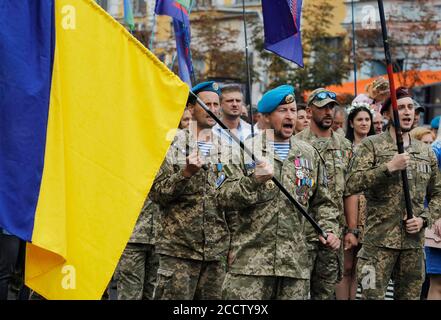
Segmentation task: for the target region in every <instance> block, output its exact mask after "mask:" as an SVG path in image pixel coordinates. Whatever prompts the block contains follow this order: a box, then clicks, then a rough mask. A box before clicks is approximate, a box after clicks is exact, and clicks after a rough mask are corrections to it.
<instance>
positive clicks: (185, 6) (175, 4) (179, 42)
mask: <svg viewBox="0 0 441 320" xmlns="http://www.w3.org/2000/svg"><path fill="white" fill-rule="evenodd" d="M191 4H192V1H191V0H156V6H155V13H156V14H159V15H167V16H170V17H172V18H173V28H174V30H175V38H176V50H177V53H178V65H179V77H180V78H181V80H182V81H184V82H186V83H187V84H188V85H189V86H190V87H191V75H192V74H193V64H192V61H191V51H190V18H189V16H188V14H189V11H190V9H191Z"/></svg>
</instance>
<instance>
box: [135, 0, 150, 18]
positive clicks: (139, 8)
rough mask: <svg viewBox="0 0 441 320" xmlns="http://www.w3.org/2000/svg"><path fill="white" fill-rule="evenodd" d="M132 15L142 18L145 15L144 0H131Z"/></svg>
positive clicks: (145, 5) (145, 6)
mask: <svg viewBox="0 0 441 320" xmlns="http://www.w3.org/2000/svg"><path fill="white" fill-rule="evenodd" d="M132 8H133V15H134V16H135V17H144V16H145V15H146V14H147V4H146V1H145V0H132Z"/></svg>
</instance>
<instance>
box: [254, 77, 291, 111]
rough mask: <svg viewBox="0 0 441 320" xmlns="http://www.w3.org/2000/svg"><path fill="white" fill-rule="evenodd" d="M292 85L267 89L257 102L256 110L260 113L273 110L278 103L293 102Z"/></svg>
mask: <svg viewBox="0 0 441 320" xmlns="http://www.w3.org/2000/svg"><path fill="white" fill-rule="evenodd" d="M294 100H295V98H294V87H293V86H289V85H286V84H284V85H282V86H279V87H277V88H274V89H272V90H270V91H267V92H266V93H265V94H264V95H263V97H262V99H260V101H259V103H258V104H257V111H259V112H261V113H270V112H273V111H274V110H275V109H276V108H277V107H278V106H279V105H281V104H287V103H291V102H294Z"/></svg>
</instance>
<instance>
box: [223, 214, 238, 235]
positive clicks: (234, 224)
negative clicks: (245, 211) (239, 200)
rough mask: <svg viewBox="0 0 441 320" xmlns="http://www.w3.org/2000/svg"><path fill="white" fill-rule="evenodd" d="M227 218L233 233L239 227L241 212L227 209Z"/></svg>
mask: <svg viewBox="0 0 441 320" xmlns="http://www.w3.org/2000/svg"><path fill="white" fill-rule="evenodd" d="M225 220H226V221H227V225H228V230H230V234H233V233H234V232H235V231H236V230H237V228H238V227H239V212H238V211H226V212H225Z"/></svg>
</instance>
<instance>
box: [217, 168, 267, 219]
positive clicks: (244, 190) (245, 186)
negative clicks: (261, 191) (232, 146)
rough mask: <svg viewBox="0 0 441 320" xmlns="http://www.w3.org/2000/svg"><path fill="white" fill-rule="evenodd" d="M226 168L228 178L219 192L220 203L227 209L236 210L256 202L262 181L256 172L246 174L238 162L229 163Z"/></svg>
mask: <svg viewBox="0 0 441 320" xmlns="http://www.w3.org/2000/svg"><path fill="white" fill-rule="evenodd" d="M224 168H225V175H226V179H225V181H224V182H223V183H222V185H221V186H220V187H219V189H218V193H217V198H218V203H219V205H220V206H221V207H222V208H223V209H225V210H227V211H235V210H241V209H244V208H247V207H249V206H252V205H254V204H256V203H257V202H258V194H257V188H258V186H259V185H260V183H259V182H257V180H256V178H255V176H254V174H251V175H245V173H244V171H243V170H242V168H241V166H239V165H237V164H229V165H226V166H225V167H224Z"/></svg>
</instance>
